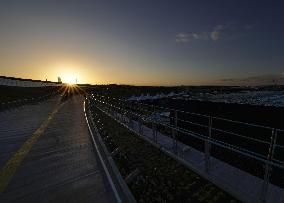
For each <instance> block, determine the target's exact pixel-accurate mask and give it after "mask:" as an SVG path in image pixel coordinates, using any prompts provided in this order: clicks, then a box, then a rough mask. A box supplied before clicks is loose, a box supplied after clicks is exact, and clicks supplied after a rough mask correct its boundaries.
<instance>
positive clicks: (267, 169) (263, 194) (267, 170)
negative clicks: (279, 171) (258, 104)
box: [260, 128, 277, 202]
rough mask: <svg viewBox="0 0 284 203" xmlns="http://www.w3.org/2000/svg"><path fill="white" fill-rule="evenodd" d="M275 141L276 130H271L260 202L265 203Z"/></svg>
mask: <svg viewBox="0 0 284 203" xmlns="http://www.w3.org/2000/svg"><path fill="white" fill-rule="evenodd" d="M276 139H277V130H276V129H274V128H273V129H272V132H271V138H270V146H269V151H268V154H267V160H266V163H265V165H264V177H263V184H262V188H261V193H260V202H266V196H267V191H268V186H269V180H270V176H271V171H272V167H271V164H270V162H271V160H272V159H273V155H274V151H275V144H276Z"/></svg>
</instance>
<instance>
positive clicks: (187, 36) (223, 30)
mask: <svg viewBox="0 0 284 203" xmlns="http://www.w3.org/2000/svg"><path fill="white" fill-rule="evenodd" d="M250 29H253V26H252V25H245V26H241V27H236V26H234V25H233V24H223V25H222V24H220V25H217V26H215V27H213V28H212V29H211V30H209V31H203V32H192V33H184V32H183V33H179V34H177V35H176V42H179V43H187V42H190V41H193V40H199V41H205V40H211V41H214V42H217V41H219V40H222V39H233V38H234V37H236V36H238V34H239V33H236V32H237V31H238V32H241V33H242V34H243V33H244V32H245V31H246V30H250Z"/></svg>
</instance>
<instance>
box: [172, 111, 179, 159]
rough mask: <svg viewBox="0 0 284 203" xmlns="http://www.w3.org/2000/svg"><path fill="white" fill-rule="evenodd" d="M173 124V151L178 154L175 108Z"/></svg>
mask: <svg viewBox="0 0 284 203" xmlns="http://www.w3.org/2000/svg"><path fill="white" fill-rule="evenodd" d="M173 122H174V123H173V126H172V141H173V151H174V153H175V154H177V152H178V151H177V147H178V146H177V138H176V128H177V110H174V121H173Z"/></svg>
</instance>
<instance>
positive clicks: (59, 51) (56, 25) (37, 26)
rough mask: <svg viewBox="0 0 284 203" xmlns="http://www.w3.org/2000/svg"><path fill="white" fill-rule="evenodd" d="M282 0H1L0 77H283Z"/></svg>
mask: <svg viewBox="0 0 284 203" xmlns="http://www.w3.org/2000/svg"><path fill="white" fill-rule="evenodd" d="M282 2H283V1H280V0H275V1H268V0H266V1H264V0H250V1H248V0H223V1H222V0H216V1H212V0H208V1H206V0H203V1H200V0H196V1H194V0H184V1H182V0H171V1H170V0H161V1H160V0H155V1H153V0H143V1H142V0H140V1H137V0H120V1H118V0H113V1H109V0H102V1H96V0H93V1H91V0H90V1H85V0H80V1H79V0H78V1H72V0H68V1H62V0H50V1H43V0H36V1H30V0H25V1H22V0H19V1H14V0H7V1H5V0H0V75H4V76H13V77H22V78H31V79H40V80H45V79H48V80H52V81H56V80H57V77H58V76H60V77H61V78H62V79H63V81H64V80H67V79H70V78H72V79H73V80H75V78H77V80H78V82H79V83H91V84H109V83H117V84H133V85H211V84H223V83H225V84H226V83H227V82H230V81H231V82H232V81H233V82H236V81H238V80H239V81H244V78H254V79H255V78H258V77H259V79H260V80H262V78H267V77H268V78H271V77H272V78H282V79H283V77H284V57H283V56H284V37H283V36H284V12H283V10H284V3H282Z"/></svg>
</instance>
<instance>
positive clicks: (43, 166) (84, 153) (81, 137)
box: [0, 96, 115, 203]
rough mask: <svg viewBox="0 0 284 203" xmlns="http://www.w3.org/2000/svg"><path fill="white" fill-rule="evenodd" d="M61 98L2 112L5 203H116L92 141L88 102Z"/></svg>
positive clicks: (0, 163) (0, 165)
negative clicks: (86, 114) (8, 166)
mask: <svg viewBox="0 0 284 203" xmlns="http://www.w3.org/2000/svg"><path fill="white" fill-rule="evenodd" d="M58 99H59V98H53V99H50V100H48V101H46V102H44V103H41V104H36V105H27V106H24V107H21V108H18V109H14V110H11V111H7V112H1V113H0V181H2V182H0V185H2V188H3V191H2V192H1V191H0V202H1V203H2V202H115V198H114V194H113V191H112V189H111V186H110V184H109V182H108V181H107V178H106V177H105V173H104V171H103V168H102V166H101V163H100V162H99V160H98V157H97V155H96V152H95V151H94V148H93V145H92V142H91V138H90V135H89V131H88V126H87V124H86V121H85V117H84V111H83V98H82V97H81V96H74V97H73V98H71V99H69V100H68V101H66V102H65V103H64V104H62V103H60V102H58V101H57V100H58ZM55 108H57V110H56V111H54V109H55ZM52 111H54V112H53V114H52V116H50V112H52ZM46 119H47V121H46ZM43 123H44V124H43ZM38 128H41V129H40V130H39V129H38ZM35 139H36V141H35ZM27 140H33V142H29V141H27ZM30 145H32V146H30ZM24 146H28V147H30V150H29V151H27V150H26V149H27V147H25V150H22V148H23V147H24ZM19 151H20V152H21V153H18V154H20V155H18V156H16V155H15V153H16V152H19ZM23 153H26V154H25V156H24V158H23V155H22V154H23ZM19 157H20V158H22V159H23V160H22V161H21V162H20V161H18V160H17V159H20V158H19ZM11 159H12V160H13V161H11ZM17 161H18V162H20V164H13V163H15V162H17ZM18 162H17V163H18ZM9 163H10V165H11V166H10V168H11V167H12V168H13V169H14V170H15V173H14V174H11V173H9V170H10V169H9V168H8V169H7V164H9ZM10 171H11V170H10ZM3 174H4V175H3ZM1 176H2V178H1ZM6 176H7V177H8V176H9V177H10V179H9V178H6ZM3 177H4V178H3ZM3 180H4V181H3ZM5 181H6V182H7V184H6V186H3V185H5V183H4V182H5Z"/></svg>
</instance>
